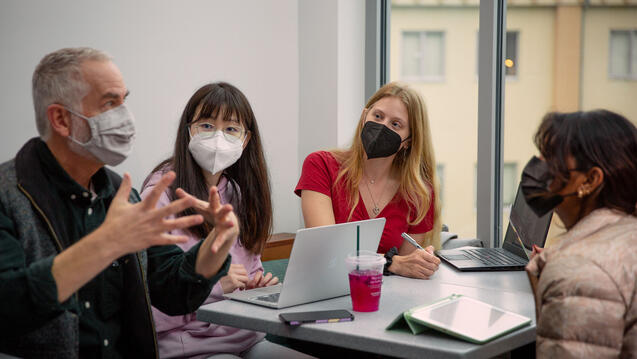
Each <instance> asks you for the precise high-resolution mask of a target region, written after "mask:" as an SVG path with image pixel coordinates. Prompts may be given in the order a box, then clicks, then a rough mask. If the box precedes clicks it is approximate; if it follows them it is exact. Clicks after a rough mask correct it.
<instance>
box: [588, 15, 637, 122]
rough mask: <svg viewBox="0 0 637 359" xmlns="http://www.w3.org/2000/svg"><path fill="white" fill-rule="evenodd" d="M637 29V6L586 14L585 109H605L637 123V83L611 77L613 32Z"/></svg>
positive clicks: (636, 81)
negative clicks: (609, 69)
mask: <svg viewBox="0 0 637 359" xmlns="http://www.w3.org/2000/svg"><path fill="white" fill-rule="evenodd" d="M611 29H612V30H624V29H632V30H636V29H637V6H633V7H632V8H589V9H587V10H585V11H584V37H583V52H584V56H583V66H582V67H583V71H582V109H583V110H592V109H596V108H605V109H608V110H611V111H615V112H618V113H621V114H622V115H624V116H626V117H627V118H628V119H629V120H631V121H632V122H633V123H637V80H616V79H610V78H609V77H608V59H609V56H608V53H609V49H610V46H609V39H610V30H611Z"/></svg>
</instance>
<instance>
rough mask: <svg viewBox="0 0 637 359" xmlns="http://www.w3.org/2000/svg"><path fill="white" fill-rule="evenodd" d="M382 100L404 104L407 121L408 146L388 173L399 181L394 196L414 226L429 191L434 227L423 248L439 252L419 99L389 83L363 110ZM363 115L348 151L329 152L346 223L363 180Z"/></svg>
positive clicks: (429, 152)
mask: <svg viewBox="0 0 637 359" xmlns="http://www.w3.org/2000/svg"><path fill="white" fill-rule="evenodd" d="M384 97H396V98H398V99H399V100H400V101H401V102H402V103H403V104H405V107H406V108H407V114H408V117H409V132H410V142H411V143H410V146H409V147H408V148H403V149H401V150H400V151H398V153H397V154H396V157H394V162H393V163H392V172H393V173H395V174H397V175H398V176H399V178H400V185H399V187H398V192H399V194H400V196H401V197H402V198H403V199H405V200H406V201H407V203H408V205H409V208H410V209H409V212H408V213H407V223H408V224H409V225H415V224H417V223H420V222H421V221H422V220H423V219H424V218H425V216H426V215H427V212H428V210H429V207H431V203H430V201H431V198H432V193H431V192H432V191H433V194H434V195H433V198H434V203H433V210H434V224H433V228H432V229H431V231H429V232H427V234H426V236H425V237H426V240H425V244H426V245H433V246H434V247H435V248H436V249H439V248H440V230H441V227H442V222H441V218H440V196H439V195H438V188H439V184H438V178H437V176H436V160H435V156H434V149H433V144H432V141H431V131H430V129H429V119H428V118H427V109H426V107H425V103H424V101H423V99H422V97H420V95H419V94H418V93H417V92H416V91H414V90H413V89H411V88H409V87H407V85H404V84H400V83H397V82H391V83H388V84H386V85H385V86H383V87H381V88H380V89H379V90H378V91H377V92H376V93H375V94H374V95H372V97H371V98H370V99H369V100H368V101H367V104H366V105H365V108H366V109H371V107H372V106H373V105H374V104H375V103H376V102H378V101H379V100H380V99H382V98H384ZM365 115H366V111H364V112H363V114H362V115H361V118H360V120H359V122H358V126H357V127H356V132H355V134H354V139H353V140H352V145H351V146H350V148H349V149H347V150H332V151H330V152H331V153H332V155H333V156H334V157H335V158H336V160H337V161H338V162H339V163H340V164H341V169H340V171H339V173H338V176H337V177H336V181H334V185H336V184H337V183H338V182H339V181H343V185H344V186H345V188H346V189H347V190H348V192H349V193H350V198H349V201H348V203H349V204H350V206H351V208H352V209H351V211H350V214H349V217H348V220H349V219H351V217H352V214H353V213H354V209H355V208H356V206H357V205H358V201H359V192H358V186H359V184H360V182H361V178H362V177H363V161H365V156H364V154H365V149H364V148H363V143H362V141H361V137H360V134H361V132H362V130H363V126H364V124H365ZM412 209H414V210H415V218H414V220H413V221H410V218H411V217H412Z"/></svg>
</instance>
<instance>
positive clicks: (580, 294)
mask: <svg viewBox="0 0 637 359" xmlns="http://www.w3.org/2000/svg"><path fill="white" fill-rule="evenodd" d="M535 144H536V145H537V147H538V149H539V151H540V154H541V158H537V157H535V158H533V159H531V161H529V163H528V164H527V166H526V168H525V169H524V172H523V175H522V189H523V191H524V194H525V196H526V198H527V201H528V202H529V204H530V205H531V206H532V208H534V209H535V210H536V212H538V213H539V214H541V213H546V212H548V211H550V210H551V209H553V208H555V213H556V214H557V215H558V216H559V217H560V219H561V220H562V222H563V223H564V225H565V227H566V229H567V230H568V231H567V232H566V233H565V234H563V235H562V236H561V237H559V238H558V240H557V241H556V244H555V245H553V246H551V247H549V248H546V249H545V250H543V251H542V252H541V253H539V254H538V255H535V256H534V257H533V259H532V260H531V261H530V263H529V264H528V266H527V272H528V274H529V278H530V280H531V283H532V285H533V289H534V293H535V297H536V309H537V310H536V313H537V319H538V320H537V356H538V357H549V358H602V357H603V358H606V357H622V358H624V357H626V358H627V357H635V356H637V213H636V207H635V205H636V204H637V185H636V183H635V181H636V179H637V129H636V128H635V126H634V125H633V124H632V123H631V122H630V121H628V120H627V119H626V118H624V117H622V116H621V115H618V114H616V113H613V112H610V111H606V110H596V111H587V112H573V113H549V114H548V115H546V116H545V117H544V120H543V121H542V124H541V125H540V128H539V129H538V132H537V133H536V135H535Z"/></svg>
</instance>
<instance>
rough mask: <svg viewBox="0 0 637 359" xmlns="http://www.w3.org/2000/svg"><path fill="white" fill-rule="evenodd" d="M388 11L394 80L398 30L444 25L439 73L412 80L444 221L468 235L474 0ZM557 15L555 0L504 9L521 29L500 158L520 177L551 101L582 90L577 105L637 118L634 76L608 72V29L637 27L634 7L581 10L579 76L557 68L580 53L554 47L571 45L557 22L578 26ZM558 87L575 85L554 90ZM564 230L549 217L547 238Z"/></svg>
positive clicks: (471, 223) (556, 103)
mask: <svg viewBox="0 0 637 359" xmlns="http://www.w3.org/2000/svg"><path fill="white" fill-rule="evenodd" d="M565 10H566V11H565V12H563V14H562V15H564V14H566V13H568V14H566V15H572V16H577V12H578V11H572V10H573V9H565ZM391 14H392V18H391V34H390V36H391V38H390V41H391V43H390V46H391V50H390V51H391V55H390V56H391V57H390V79H391V80H392V81H393V80H401V74H400V70H401V62H402V61H401V59H402V57H401V56H402V54H401V51H402V41H401V32H402V31H406V30H407V31H426V30H430V31H444V33H445V41H444V46H445V48H444V56H445V60H444V62H445V77H444V80H443V81H440V82H422V81H410V82H409V83H410V84H411V85H412V86H413V87H414V88H416V89H417V90H419V91H420V92H421V93H422V95H423V97H424V98H425V102H426V103H427V106H428V111H429V118H430V121H431V128H432V135H433V141H434V148H435V150H436V158H437V162H438V163H439V164H443V165H444V178H443V181H444V187H443V190H444V192H443V194H442V198H443V214H442V215H443V223H447V224H448V225H449V226H450V228H451V230H452V231H453V232H456V233H458V234H459V235H460V236H462V237H473V236H475V229H476V228H475V227H476V222H475V219H476V208H475V196H476V194H475V181H476V179H475V163H476V149H477V143H476V142H477V134H476V128H477V97H478V94H477V85H478V81H477V80H478V79H477V74H476V72H477V47H476V46H477V44H476V42H477V31H478V20H479V19H478V16H479V14H478V8H477V7H475V6H473V7H472V6H465V7H462V6H456V7H439V6H428V7H424V6H422V7H418V6H409V7H400V6H394V7H393V8H392V13H391ZM572 16H571V17H572ZM567 17H568V16H567ZM562 19H564V17H562ZM577 20H578V19H570V20H569V23H573V24H575V23H577V22H578V21H577ZM556 21H557V17H556V7H554V6H542V7H540V6H538V7H530V6H524V7H515V6H510V7H509V8H508V12H507V30H509V31H518V33H519V35H518V72H517V75H516V76H514V77H508V78H507V80H506V84H505V106H504V116H505V120H504V154H503V156H504V162H505V163H516V164H517V177H518V178H519V176H520V174H521V171H522V169H523V166H524V165H525V164H526V162H527V161H528V160H529V158H530V157H531V156H533V155H535V154H537V150H536V148H535V146H534V144H533V142H532V136H533V134H534V133H535V131H536V130H537V127H538V125H539V123H540V121H541V119H542V117H543V116H544V114H545V113H546V112H548V111H551V110H554V109H558V110H567V109H566V108H562V107H564V106H565V105H569V106H572V105H573V102H577V100H578V99H574V96H576V97H579V96H581V102H580V104H579V105H580V106H581V109H583V110H588V109H593V108H599V107H604V108H608V109H611V110H614V111H617V112H620V113H622V114H624V115H625V116H627V117H628V118H629V119H631V120H632V121H634V122H636V121H637V101H636V99H637V81H626V80H611V79H609V78H608V52H609V45H608V42H609V36H610V35H609V34H610V29H637V8H636V7H634V6H633V7H632V8H626V7H615V8H595V7H593V8H588V9H585V10H584V11H583V19H582V22H583V29H584V34H583V37H582V48H583V50H582V51H583V58H582V64H581V66H582V71H581V74H582V75H581V76H582V77H581V79H578V78H575V79H573V78H572V76H573V75H577V76H579V72H580V71H570V74H569V75H570V76H571V77H568V76H562V75H564V74H563V73H562V72H563V70H560V68H563V66H567V65H568V64H567V62H569V61H571V62H572V61H579V60H580V57H579V55H577V54H575V55H574V54H573V53H572V52H573V51H574V50H572V49H571V51H570V53H569V52H568V51H566V55H569V57H568V59H564V56H566V55H562V56H560V53H559V52H557V53H556V46H557V47H558V50H559V51H563V50H568V49H564V48H562V47H560V44H559V43H556V28H560V29H561V30H563V32H562V34H566V35H568V36H577V35H578V33H577V32H573V31H570V30H572V29H569V25H568V24H564V23H560V24H556ZM573 26H576V25H573ZM577 27H579V26H577ZM562 41H566V42H568V41H569V40H568V39H562ZM556 57H559V58H558V59H556ZM560 61H563V62H562V63H560ZM560 66H562V67H560ZM574 66H575V67H577V66H579V64H575V65H574ZM571 70H572V69H571ZM557 72H559V73H557ZM577 80H581V81H579V82H580V84H581V89H580V85H575V86H573V85H574V84H573V83H570V82H571V81H577ZM556 88H557V89H559V90H560V91H571V92H575V93H569V94H562V95H567V96H562V97H560V96H555V89H556ZM579 92H581V95H579ZM554 96H555V97H554ZM568 110H573V109H572V108H568ZM508 215H509V213H508V209H505V213H504V214H503V219H504V221H503V222H504V223H503V225H504V228H506V226H507V223H508ZM561 232H563V228H561V227H560V226H555V225H554V226H553V227H552V228H551V232H550V233H549V238H550V237H552V236H554V235H557V234H559V233H561Z"/></svg>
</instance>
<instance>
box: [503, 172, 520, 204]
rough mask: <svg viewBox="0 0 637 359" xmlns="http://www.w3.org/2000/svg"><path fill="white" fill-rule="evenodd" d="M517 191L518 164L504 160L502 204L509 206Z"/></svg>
mask: <svg viewBox="0 0 637 359" xmlns="http://www.w3.org/2000/svg"><path fill="white" fill-rule="evenodd" d="M517 192H518V164H517V163H515V162H506V163H504V164H502V206H503V207H511V205H512V204H513V201H515V194H516V193H517Z"/></svg>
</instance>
